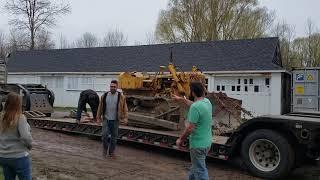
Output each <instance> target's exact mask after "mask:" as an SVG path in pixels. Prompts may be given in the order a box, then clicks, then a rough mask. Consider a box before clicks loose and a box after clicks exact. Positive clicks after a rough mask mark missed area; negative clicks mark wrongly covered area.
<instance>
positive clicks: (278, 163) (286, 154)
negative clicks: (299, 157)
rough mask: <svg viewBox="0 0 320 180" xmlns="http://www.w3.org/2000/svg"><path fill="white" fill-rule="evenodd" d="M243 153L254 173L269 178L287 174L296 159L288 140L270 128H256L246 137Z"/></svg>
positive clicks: (247, 164)
mask: <svg viewBox="0 0 320 180" xmlns="http://www.w3.org/2000/svg"><path fill="white" fill-rule="evenodd" d="M241 155H242V158H243V160H244V163H245V164H246V166H247V167H248V169H249V171H250V172H251V173H252V174H254V175H256V176H259V177H262V178H267V179H278V178H281V177H284V176H286V175H287V174H288V173H289V171H290V170H291V169H292V167H293V165H294V161H295V160H294V159H295V157H294V152H293V149H292V147H291V145H290V144H289V142H288V140H287V139H286V138H285V137H284V136H282V135H281V134H279V133H278V132H275V131H272V130H268V129H261V130H256V131H254V132H253V133H251V134H249V135H248V136H247V137H245V139H244V141H243V143H242V149H241Z"/></svg>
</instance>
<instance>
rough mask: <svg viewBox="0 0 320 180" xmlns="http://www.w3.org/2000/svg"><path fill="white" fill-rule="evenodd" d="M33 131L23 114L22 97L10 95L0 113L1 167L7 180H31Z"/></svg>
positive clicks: (14, 94)
mask: <svg viewBox="0 0 320 180" xmlns="http://www.w3.org/2000/svg"><path fill="white" fill-rule="evenodd" d="M31 143H32V137H31V129H30V126H29V124H28V122H27V119H26V117H25V116H24V115H23V114H22V97H21V96H20V95H18V94H16V93H9V94H8V96H7V100H6V102H5V106H4V111H3V112H1V113H0V166H2V168H3V173H4V177H5V180H15V179H16V176H18V177H19V179H20V180H31V179H32V178H31V161H30V158H29V153H28V151H29V150H31V147H32V145H31Z"/></svg>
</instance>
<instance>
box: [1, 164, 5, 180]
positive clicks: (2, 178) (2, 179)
mask: <svg viewBox="0 0 320 180" xmlns="http://www.w3.org/2000/svg"><path fill="white" fill-rule="evenodd" d="M0 180H4V177H3V172H2V167H1V166H0Z"/></svg>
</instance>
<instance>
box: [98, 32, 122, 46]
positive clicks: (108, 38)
mask: <svg viewBox="0 0 320 180" xmlns="http://www.w3.org/2000/svg"><path fill="white" fill-rule="evenodd" d="M126 44H127V37H125V35H124V34H123V33H122V32H121V31H120V30H118V29H115V30H109V31H108V33H107V34H106V35H105V36H104V37H103V40H102V45H103V46H107V47H108V46H124V45H126Z"/></svg>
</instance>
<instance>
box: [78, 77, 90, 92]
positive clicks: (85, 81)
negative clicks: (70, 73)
mask: <svg viewBox="0 0 320 180" xmlns="http://www.w3.org/2000/svg"><path fill="white" fill-rule="evenodd" d="M91 88H93V80H92V78H91V77H82V78H81V84H80V89H83V90H85V89H91Z"/></svg>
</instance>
